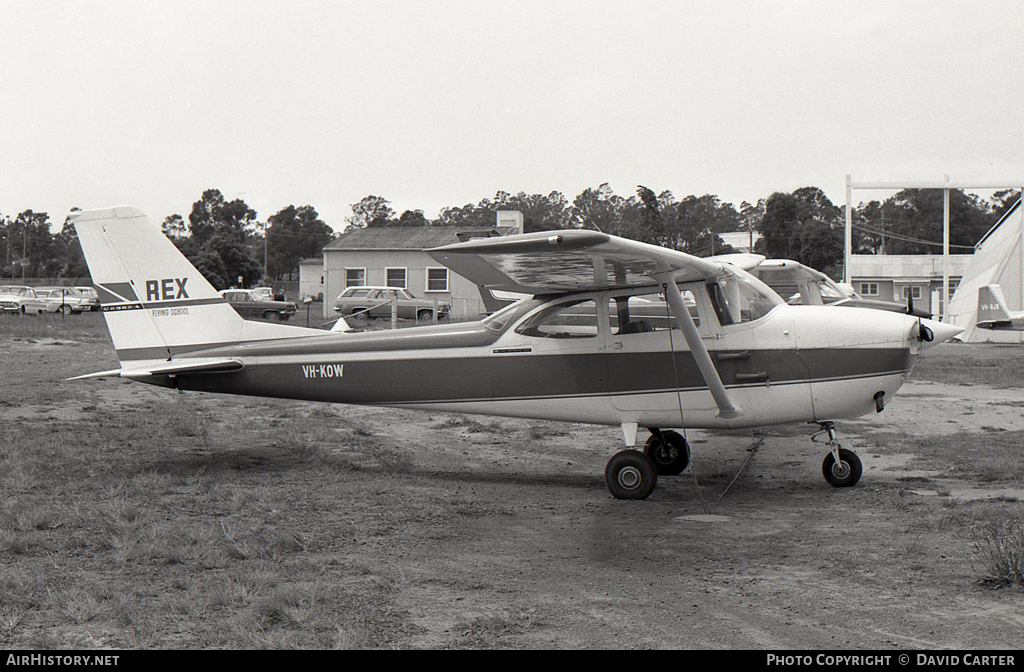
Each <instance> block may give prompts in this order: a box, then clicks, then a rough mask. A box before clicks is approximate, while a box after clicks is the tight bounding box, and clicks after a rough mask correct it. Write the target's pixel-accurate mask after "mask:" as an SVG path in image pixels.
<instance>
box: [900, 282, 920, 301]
mask: <svg viewBox="0 0 1024 672" xmlns="http://www.w3.org/2000/svg"><path fill="white" fill-rule="evenodd" d="M910 296H913V297H914V298H915V299H920V298H921V287H920V285H915V286H913V287H904V288H903V298H904V299H906V298H907V297H910Z"/></svg>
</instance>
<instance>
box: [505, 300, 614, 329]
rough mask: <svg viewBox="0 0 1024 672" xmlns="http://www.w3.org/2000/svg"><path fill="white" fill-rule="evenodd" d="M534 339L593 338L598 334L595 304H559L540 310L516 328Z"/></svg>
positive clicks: (578, 302) (589, 301)
mask: <svg viewBox="0 0 1024 672" xmlns="http://www.w3.org/2000/svg"><path fill="white" fill-rule="evenodd" d="M516 333H518V334H522V335H523V336H533V337H535V338H594V337H596V336H597V334H598V322H597V302H596V301H594V300H593V299H590V300H586V301H575V302H570V303H559V304H556V305H554V306H549V307H547V308H545V309H544V310H541V311H540V312H538V313H537V314H536V315H534V316H533V317H531V318H530V319H528V320H527V321H525V322H523V323H522V324H521V325H519V326H518V327H517V328H516Z"/></svg>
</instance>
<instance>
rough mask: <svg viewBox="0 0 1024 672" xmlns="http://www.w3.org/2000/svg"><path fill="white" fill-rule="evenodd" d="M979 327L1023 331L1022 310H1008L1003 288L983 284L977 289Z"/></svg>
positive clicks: (976, 324) (1023, 315)
mask: <svg viewBox="0 0 1024 672" xmlns="http://www.w3.org/2000/svg"><path fill="white" fill-rule="evenodd" d="M975 326H977V327H979V328H980V329H994V330H1009V331H1024V312H1019V313H1018V312H1010V309H1009V308H1007V307H1006V298H1005V297H1004V296H1003V288H1002V287H1000V286H999V285H985V286H984V287H982V288H981V289H979V290H978V320H977V322H975Z"/></svg>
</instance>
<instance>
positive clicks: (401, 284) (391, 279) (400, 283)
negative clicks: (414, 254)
mask: <svg viewBox="0 0 1024 672" xmlns="http://www.w3.org/2000/svg"><path fill="white" fill-rule="evenodd" d="M405 270H406V269H404V268H385V269H384V278H385V282H384V284H385V285H387V286H388V287H398V288H400V289H406V285H405Z"/></svg>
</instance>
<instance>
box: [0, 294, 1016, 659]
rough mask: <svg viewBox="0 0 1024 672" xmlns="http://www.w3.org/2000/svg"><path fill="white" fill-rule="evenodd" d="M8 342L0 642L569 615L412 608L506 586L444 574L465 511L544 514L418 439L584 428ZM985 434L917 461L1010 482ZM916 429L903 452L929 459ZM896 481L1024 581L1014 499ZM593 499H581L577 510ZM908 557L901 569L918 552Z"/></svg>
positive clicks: (996, 575) (521, 448)
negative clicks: (131, 373)
mask: <svg viewBox="0 0 1024 672" xmlns="http://www.w3.org/2000/svg"><path fill="white" fill-rule="evenodd" d="M0 348H2V350H3V358H4V363H3V368H2V374H3V378H4V381H5V384H4V386H3V390H2V392H0V412H2V416H0V417H2V418H3V420H4V422H3V424H2V426H0V646H2V647H5V648H6V647H10V648H30V649H82V648H96V647H111V648H184V647H188V648H347V649H353V648H408V647H431V648H491V647H518V646H536V645H538V642H541V641H545V640H542V639H541V640H539V639H537V638H538V637H540V636H541V635H542V634H544V633H549V632H554V631H557V626H558V623H559V621H560V618H562V616H563V615H562V613H561V611H560V608H559V607H558V606H557V605H551V604H546V603H545V602H543V601H540V602H532V603H529V604H524V603H522V602H521V601H515V600H512V601H509V602H507V603H502V602H501V601H500V600H499V601H498V602H497V604H496V606H494V607H493V608H490V609H488V610H487V611H486V612H483V611H481V610H479V609H474V608H472V607H470V606H466V607H464V608H456V607H455V606H453V607H452V609H451V610H449V611H444V613H443V614H441V613H440V608H439V607H437V609H438V610H439V615H437V616H436V618H434V620H432V621H430V622H427V621H426V620H425V617H424V611H429V608H428V607H427V606H422V605H424V604H428V603H427V602H418V601H417V600H416V599H415V598H412V597H410V595H411V594H415V595H424V594H429V595H436V594H438V593H444V594H446V595H447V594H452V595H455V597H452V598H450V599H452V600H453V601H454V602H453V605H456V604H457V603H458V601H459V600H461V599H464V598H465V596H472V595H474V594H476V593H479V592H480V591H493V590H495V589H496V588H495V586H497V585H506V584H498V581H499V580H498V579H497V578H495V577H494V576H489V573H488V572H486V571H483V570H480V571H457V572H455V571H452V572H449V571H448V570H446V569H444V568H443V567H439V566H437V564H436V563H438V555H437V553H438V549H440V548H445V547H446V546H447V545H449V544H452V543H455V542H456V540H460V539H463V538H465V535H466V534H467V533H468V531H469V530H470V529H478V527H477V525H476V524H477V523H481V522H483V523H486V524H489V525H492V526H493V528H494V529H501V528H502V527H503V526H506V525H510V526H511V525H513V524H514V523H515V522H516V521H518V520H519V518H518V517H519V516H520V514H521V512H522V511H523V509H524V507H533V508H535V509H539V510H544V509H545V508H548V507H550V508H551V509H556V508H557V507H555V506H554V505H552V504H551V503H549V502H548V500H547V499H546V497H547V495H543V494H542V495H527V494H525V492H526V491H527V488H529V485H530V483H531V481H530V480H529V478H526V480H519V479H514V480H512V481H511V482H508V483H505V482H504V481H502V480H501V479H502V478H503V477H501V476H499V477H497V478H498V479H499V480H498V481H497V482H496V483H497V485H496V487H501V488H503V490H502V491H503V492H505V491H507V492H510V493H519V494H512V495H511V496H503V497H502V498H494V497H493V496H491V494H489V491H486V488H487V487H488V485H489V484H488V479H489V478H492V477H491V476H489V474H490V472H489V471H488V470H487V469H481V468H479V467H473V468H472V472H473V474H474V475H473V477H472V478H466V479H464V478H463V477H462V476H460V475H459V473H461V472H456V471H453V470H445V469H440V468H438V467H437V466H435V465H433V464H427V463H425V462H424V461H423V458H421V456H420V454H419V453H418V450H419V449H420V448H421V445H417V444H422V446H425V447H430V446H435V445H436V446H442V445H444V446H448V445H449V444H451V445H454V446H455V447H456V448H458V446H459V445H460V442H461V443H466V442H468V441H471V442H474V445H478V446H484V447H487V446H490V445H495V446H496V447H495V454H496V455H497V456H496V457H494V458H493V459H494V460H495V461H496V462H497V461H499V460H508V461H509V463H511V460H513V459H518V458H513V457H506V456H507V455H513V454H515V455H519V454H522V455H529V454H532V453H531V451H534V452H536V453H537V459H541V458H542V457H544V456H543V455H541V454H540V452H539V451H540V449H539V448H536V447H535V446H537V445H538V444H543V443H544V442H545V441H550V440H552V439H553V438H554V439H558V438H564V437H565V436H566V435H568V434H570V433H576V432H577V431H578V430H577V429H575V427H573V426H569V425H564V426H563V425H559V424H557V423H547V424H545V423H523V422H518V421H516V422H511V421H502V420H499V419H492V418H478V419H476V420H471V419H466V418H462V417H460V416H449V415H445V414H437V415H436V416H430V417H428V418H427V419H426V420H425V421H424V423H426V424H424V425H422V427H425V428H426V429H425V430H424V431H423V432H421V433H420V435H419V436H417V437H415V438H412V439H402V438H400V437H401V435H399V434H395V433H394V432H392V431H388V429H387V427H386V425H382V424H381V419H382V418H392V419H393V421H394V422H396V423H403V422H405V421H406V416H405V415H403V414H402V413H401V412H386V413H397V415H393V416H388V415H373V414H369V413H368V412H367V414H364V413H362V412H358V411H349V410H347V409H343V408H341V407H332V406H329V405H323V404H306V403H298V402H287V401H279V400H260V399H248V398H217V397H206V396H203V395H175V394H173V393H172V392H170V391H167V390H162V389H158V388H151V387H147V386H143V385H139V384H130V383H122V382H113V381H105V382H102V383H95V382H87V383H81V382H78V383H70V382H66V381H65V378H67V377H69V376H72V375H77V374H81V373H87V372H91V371H96V370H101V369H105V368H112V367H113V366H116V360H115V358H114V356H113V349H112V347H111V346H110V344H109V339H108V335H107V332H106V328H105V326H104V324H103V322H102V318H101V316H99V315H98V314H86V315H82V316H68V317H66V318H63V319H62V318H61V317H59V316H43V317H41V318H32V317H23V318H10V317H8V318H4V319H0ZM972 358H973V359H972ZM1022 367H1024V353H1021V352H1020V351H1019V350H1007V351H1005V352H1003V353H1002V354H1001V355H1000V356H998V357H981V356H980V355H977V354H973V355H971V358H968V357H966V356H965V357H959V358H938V357H935V358H932V357H929V358H926V359H925V360H924V361H923V362H922V363H921V366H920V367H919V368H918V369H917V370H916V371H915V374H914V375H915V378H918V377H920V379H923V380H937V381H940V382H941V381H949V380H955V381H963V382H969V383H981V382H985V383H987V384H994V385H1013V384H1016V385H1017V386H1019V385H1020V381H1021V380H1022V376H1021V371H1022V370H1024V369H1022ZM381 413H385V412H383V411H382V412H381ZM991 434H992V436H991V437H989V438H990V439H991V440H986V441H984V442H979V439H978V436H977V435H967V436H960V435H955V436H953V437H950V438H948V439H945V440H944V441H943V442H941V443H937V442H934V441H933V442H930V443H929V446H928V448H929V450H928V452H929V453H930V454H931V455H932V457H933V459H934V460H936V462H937V463H940V464H941V463H944V462H945V463H948V464H950V465H952V467H951V468H952V469H953V470H955V471H956V473H957V474H958V475H959V476H961V477H963V478H966V479H970V480H973V481H976V482H1000V483H1007V484H1015V485H1017V486H1018V487H1019V486H1020V482H1021V479H1022V476H1024V459H1022V457H1021V452H1020V445H1021V441H1022V439H1024V437H1022V436H1021V434H1020V433H1019V432H1016V433H1013V432H993V433H991ZM456 436H458V437H460V438H459V440H458V441H456V442H453V441H451V438H452V437H456ZM396 437H398V438H396ZM915 440H916V439H914V438H913V437H907V438H905V439H904V440H903V443H902V444H900V445H898V446H896V447H895V448H894V450H895V451H897V452H898V451H900V450H905V451H907V452H921V450H920V449H921V446H919V445H916V444H915V443H914V442H915ZM445 441H447V442H448V443H444V442H445ZM440 449H441V448H440V447H438V448H437V450H440ZM464 452H465V451H464ZM467 454H468V453H467ZM487 454H490V453H487ZM467 459H468V458H467ZM474 459H475V458H474ZM480 459H483V458H480ZM545 459H546V458H545ZM553 459H559V460H561V462H562V463H563V464H564V463H565V461H566V459H569V460H570V464H571V461H572V460H574V459H577V458H576V457H573V454H569V457H568V458H566V456H565V453H564V452H563V453H561V455H559V456H557V457H556V458H553ZM602 459H606V458H602ZM503 464H504V463H503ZM555 478H556V479H557V478H558V477H557V476H556V477H555ZM561 478H562V481H561V483H562V484H563V485H564V486H565V488H564V490H565V492H567V493H568V494H566V495H560V496H564V497H569V498H570V501H571V498H573V497H576V498H579V497H581V495H578V494H577V495H574V494H573V493H574V492H576V489H577V488H579V492H587V493H591V492H597V493H598V494H597V495H596V496H598V497H600V500H596V501H603V500H604V499H607V497H606V496H605V494H604V493H601V492H600V481H599V478H600V477H599V475H598V476H595V477H594V478H593V479H591V478H589V477H587V478H585V479H583V480H577V477H576V476H574V475H573V474H572V473H567V474H565V475H564V476H562V477H561ZM595 484H597V486H596V488H595ZM909 487H910V486H909V485H908V486H901V487H897V488H883V489H881V490H878V489H877V488H876V489H875V490H874V491H873V492H869V491H867V490H865V491H864V494H863V495H862V497H869V498H870V501H872V502H874V504H873V505H872V506H877V507H880V510H881V511H883V512H885V514H886V515H890V514H893V513H894V512H895V513H896V514H905V515H907V516H908V517H910V518H913V519H914V520H915V521H916V523H915V524H922V523H923V524H924V525H925V526H926V529H927V530H928V534H933V535H946V536H952V537H955V538H956V539H958V540H959V543H960V544H962V545H963V546H965V547H968V548H969V549H970V550H971V554H972V555H973V557H974V560H972V562H973V563H974V565H975V580H977V581H979V582H982V583H985V584H987V585H991V586H1003V587H1014V586H1019V585H1020V584H1021V583H1022V577H1021V571H1022V569H1024V568H1022V557H1024V556H1022V544H1024V540H1022V536H1024V534H1022V528H1021V520H1022V512H1021V508H1020V504H1019V502H1015V501H1005V500H1000V501H986V502H976V503H970V502H956V501H951V502H950V501H947V502H944V503H938V500H934V502H932V503H924V504H922V503H921V502H919V501H912V499H913V498H912V496H911V495H909V494H908V488H909ZM547 491H548V490H547V485H545V488H544V489H541V490H540V492H542V493H544V492H547ZM531 492H532V491H531ZM588 496H589V495H588ZM588 501H590V500H588ZM614 504H618V505H619V506H617V507H616V510H617V511H627V512H628V511H629V509H627V508H626V507H623V506H621V504H622V503H621V502H614ZM596 506H598V504H594V503H586V502H584V503H583V504H582V509H580V511H581V512H580V513H579V515H581V516H584V519H586V517H588V512H589V513H590V516H592V512H593V510H594V509H595V507H596ZM910 510H912V512H910ZM905 543H909V542H905ZM900 548H902V551H900V553H902V554H903V555H904V556H906V558H901V559H900V561H901V562H903V561H905V560H906V561H908V562H911V564H914V562H916V561H914V558H913V557H911V556H917V555H919V554H923V553H924V552H925V551H924V550H923V549H917V548H910V547H909V546H906V545H905V544H904V545H903V546H901V547H900ZM907 558H909V560H907ZM501 590H507V588H502V589H501ZM501 590H498V592H499V593H500V592H501ZM470 602H471V601H470V600H467V602H466V603H465V604H467V605H469V604H470ZM414 604H417V605H420V606H419V607H418V608H417V610H416V611H415V612H414V611H413V610H412V607H411V605H414ZM545 636H546V635H545ZM552 636H555V635H552ZM556 641H562V644H563V645H565V642H566V641H567V640H556ZM568 641H569V642H570V644H569V645H571V642H572V641H576V640H568ZM556 645H558V644H556Z"/></svg>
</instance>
